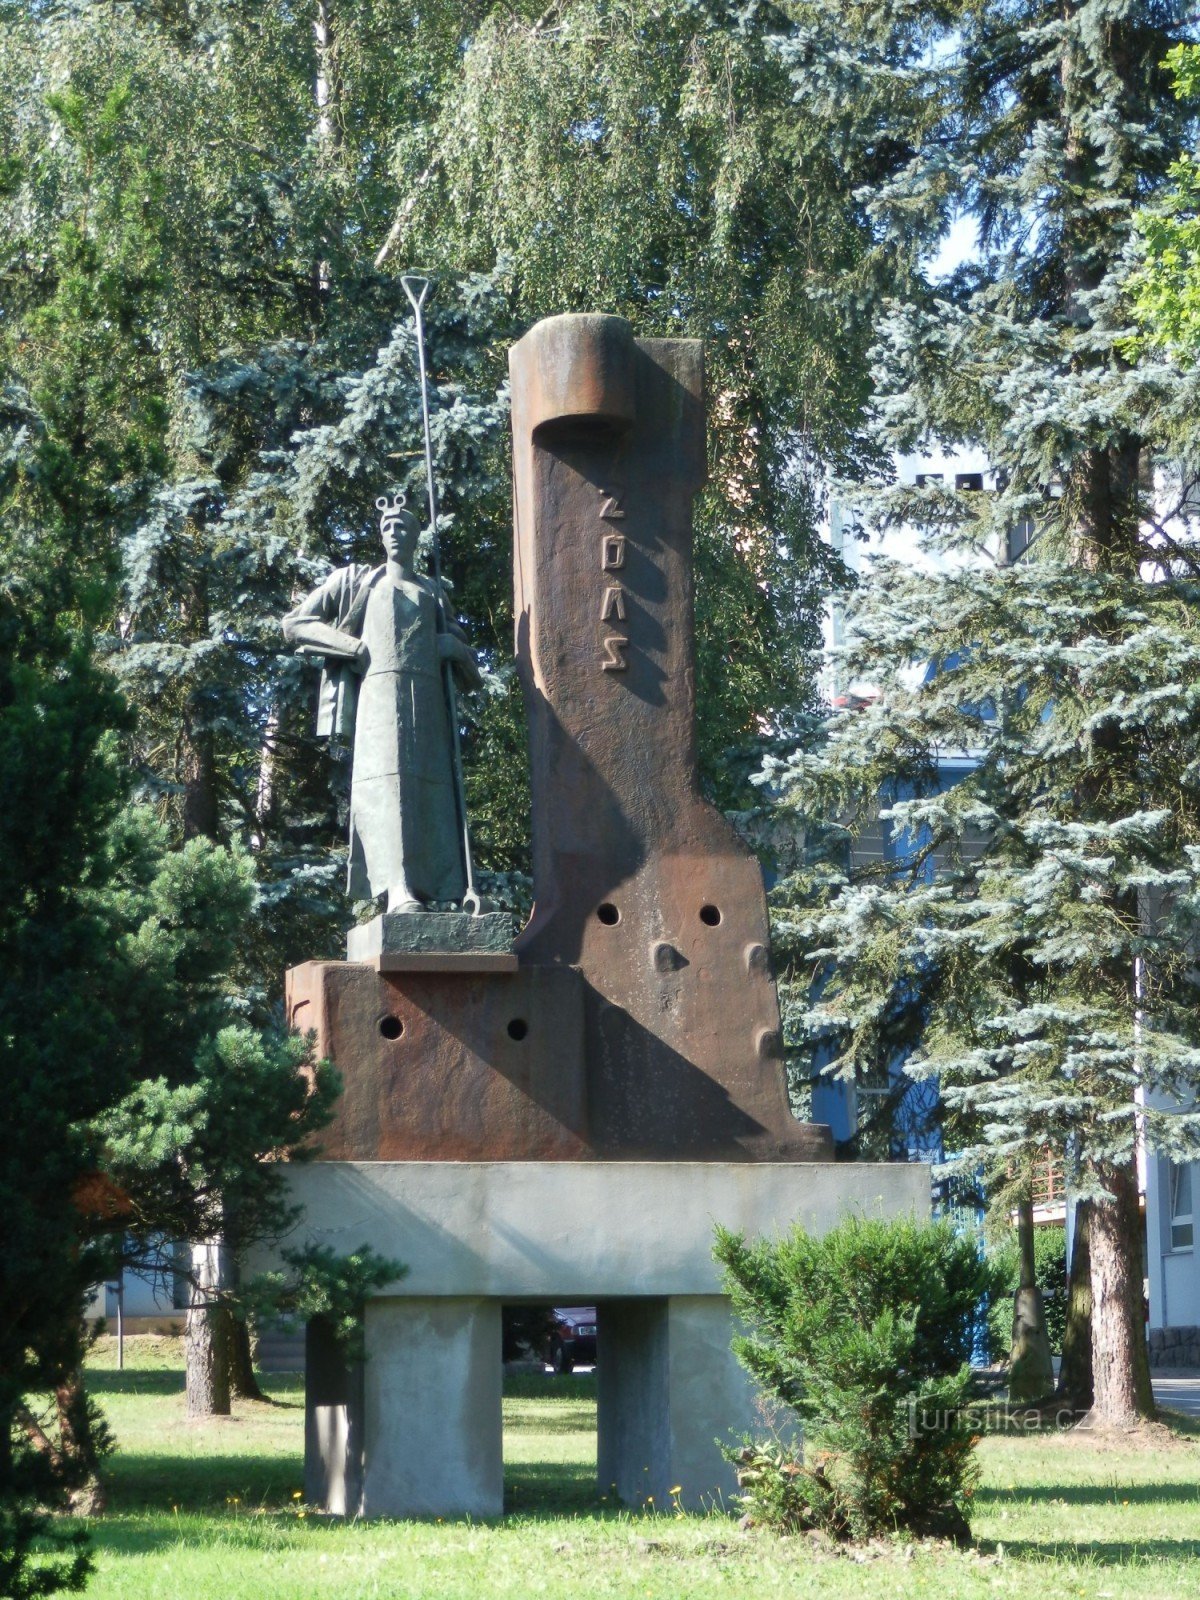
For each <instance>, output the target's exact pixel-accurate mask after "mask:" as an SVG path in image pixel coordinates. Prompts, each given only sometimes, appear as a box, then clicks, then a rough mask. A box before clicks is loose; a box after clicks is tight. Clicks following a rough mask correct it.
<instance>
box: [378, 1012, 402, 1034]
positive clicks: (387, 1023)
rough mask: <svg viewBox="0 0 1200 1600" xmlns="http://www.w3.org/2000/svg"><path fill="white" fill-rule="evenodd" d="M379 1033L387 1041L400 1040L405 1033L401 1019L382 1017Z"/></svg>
mask: <svg viewBox="0 0 1200 1600" xmlns="http://www.w3.org/2000/svg"><path fill="white" fill-rule="evenodd" d="M379 1031H380V1033H381V1034H382V1035H383V1037H384V1038H385V1039H398V1038H399V1037H400V1035H401V1034H402V1033H403V1032H404V1024H403V1023H402V1022H401V1021H400V1018H399V1017H380V1019H379Z"/></svg>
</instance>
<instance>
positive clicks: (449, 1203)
mask: <svg viewBox="0 0 1200 1600" xmlns="http://www.w3.org/2000/svg"><path fill="white" fill-rule="evenodd" d="M289 1179H290V1185H291V1189H292V1198H293V1199H295V1200H297V1201H299V1202H301V1203H302V1205H303V1208H304V1212H305V1215H306V1218H307V1220H306V1222H305V1223H304V1224H302V1225H301V1226H300V1227H299V1228H298V1229H297V1230H296V1231H295V1232H294V1233H293V1234H292V1235H291V1237H290V1238H289V1239H288V1240H285V1241H283V1242H284V1243H285V1244H292V1245H298V1244H301V1243H305V1242H308V1243H313V1244H320V1245H325V1246H329V1247H332V1248H333V1249H335V1250H336V1251H338V1252H339V1253H343V1254H345V1253H349V1252H350V1251H352V1250H354V1249H357V1248H358V1247H360V1246H362V1245H370V1246H371V1247H372V1248H373V1249H374V1250H376V1251H378V1252H379V1253H380V1254H381V1255H387V1256H391V1257H393V1258H398V1259H399V1260H401V1261H402V1262H403V1263H404V1264H405V1266H406V1268H407V1272H406V1274H405V1276H404V1277H402V1278H400V1279H398V1280H397V1281H396V1282H395V1283H394V1284H389V1285H387V1286H386V1287H385V1288H384V1290H383V1292H382V1293H381V1294H380V1295H379V1296H378V1297H376V1298H373V1299H371V1300H370V1301H368V1303H367V1307H366V1312H365V1323H364V1350H365V1362H363V1363H357V1364H355V1365H353V1366H352V1365H349V1364H348V1363H347V1362H346V1360H345V1358H344V1356H343V1354H342V1353H341V1351H340V1349H339V1347H338V1345H337V1344H336V1342H335V1341H334V1340H333V1339H332V1337H331V1335H330V1334H329V1332H328V1330H327V1329H326V1328H324V1327H323V1326H322V1325H321V1324H319V1323H314V1324H310V1326H309V1330H308V1385H307V1401H306V1407H307V1411H306V1428H305V1449H306V1460H305V1493H306V1497H307V1499H308V1501H309V1503H310V1504H313V1505H316V1506H320V1507H322V1508H323V1509H324V1510H326V1511H328V1512H330V1513H333V1514H335V1515H341V1516H354V1515H362V1516H391V1517H410V1516H441V1517H451V1516H478V1517H485V1516H497V1515H499V1514H500V1512H501V1511H502V1510H503V1462H502V1425H501V1412H500V1381H501V1370H502V1369H501V1353H500V1350H501V1336H500V1310H501V1307H502V1305H503V1304H505V1303H506V1302H512V1301H520V1300H524V1301H540V1302H543V1303H548V1304H557V1305H590V1304H593V1303H594V1304H595V1305H596V1307H597V1312H598V1330H599V1331H598V1352H597V1382H598V1391H599V1463H598V1481H599V1484H600V1486H601V1492H602V1493H611V1492H612V1489H611V1486H612V1485H614V1484H615V1485H616V1495H617V1496H618V1497H619V1498H620V1499H621V1500H623V1501H625V1502H626V1503H627V1504H629V1505H633V1506H641V1505H643V1504H645V1502H646V1501H647V1499H649V1498H650V1497H653V1500H654V1504H655V1505H656V1506H659V1507H665V1506H669V1505H670V1504H671V1502H672V1500H673V1499H674V1498H676V1496H675V1495H673V1494H672V1491H673V1490H677V1491H678V1499H679V1500H680V1502H681V1504H683V1505H685V1506H687V1507H690V1508H702V1507H705V1506H709V1505H712V1504H713V1503H714V1502H716V1503H721V1502H722V1501H723V1502H725V1503H728V1501H729V1497H730V1495H731V1494H732V1493H733V1492H734V1489H735V1485H734V1479H733V1472H732V1469H731V1468H730V1466H729V1464H728V1463H727V1462H726V1461H725V1460H724V1458H723V1457H722V1455H721V1451H720V1447H719V1444H718V1442H717V1441H718V1440H720V1441H722V1442H731V1441H732V1440H733V1439H735V1438H737V1437H738V1436H740V1435H741V1434H742V1433H745V1432H748V1431H758V1430H759V1429H760V1428H761V1426H762V1420H763V1419H762V1418H761V1417H760V1415H759V1414H758V1408H757V1403H756V1399H755V1395H754V1391H753V1388H752V1386H751V1384H750V1382H749V1380H748V1379H747V1378H746V1376H745V1374H744V1373H743V1371H742V1369H741V1368H740V1367H739V1365H738V1363H737V1361H736V1359H735V1358H734V1355H733V1352H732V1350H731V1349H730V1340H731V1338H732V1337H733V1334H734V1331H735V1329H734V1324H733V1318H732V1316H731V1313H730V1310H729V1303H728V1301H727V1300H726V1299H725V1297H724V1296H723V1295H722V1293H721V1287H722V1286H721V1280H720V1274H719V1272H718V1270H717V1267H716V1265H715V1263H714V1262H713V1259H712V1243H713V1227H714V1225H715V1224H716V1223H718V1222H720V1223H722V1224H724V1225H725V1226H726V1227H729V1228H733V1229H740V1230H743V1231H744V1232H746V1233H748V1234H752V1235H778V1234H780V1233H783V1232H784V1231H786V1230H787V1229H788V1228H790V1227H791V1226H792V1225H793V1224H794V1223H795V1222H802V1223H803V1224H804V1225H805V1226H806V1227H807V1228H809V1229H811V1230H816V1231H824V1230H825V1229H826V1228H828V1227H830V1226H832V1225H833V1223H835V1222H836V1221H837V1220H838V1219H839V1218H840V1217H842V1216H844V1215H845V1214H846V1213H847V1212H848V1211H851V1210H858V1211H864V1212H866V1213H867V1214H869V1215H874V1216H879V1215H883V1216H897V1215H902V1214H916V1215H926V1214H927V1213H928V1210H929V1169H928V1168H927V1167H923V1166H915V1165H914V1166H899V1165H895V1166H893V1165H879V1166H876V1165H868V1164H866V1163H862V1164H857V1163H848V1162H847V1163H836V1164H832V1163H831V1164H825V1163H818V1162H800V1163H795V1164H787V1163H770V1164H762V1165H759V1164H752V1163H746V1162H703V1161H671V1162H647V1161H641V1162H638V1161H629V1162H625V1161H605V1162H583V1161H554V1162H550V1161H546V1162H522V1161H496V1162H467V1161H372V1162H348V1161H338V1162H313V1163H311V1164H308V1165H305V1166H300V1167H296V1168H294V1169H293V1170H292V1172H291V1174H290V1175H289ZM277 1264H278V1262H277V1260H276V1259H273V1258H272V1256H271V1255H270V1254H268V1253H266V1252H263V1253H260V1254H259V1256H258V1257H257V1259H255V1260H254V1262H253V1263H252V1265H253V1266H254V1267H255V1268H264V1267H267V1266H273V1265H277Z"/></svg>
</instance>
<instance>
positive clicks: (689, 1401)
mask: <svg viewBox="0 0 1200 1600" xmlns="http://www.w3.org/2000/svg"><path fill="white" fill-rule="evenodd" d="M597 1310H598V1313H599V1317H598V1328H597V1332H598V1340H599V1343H598V1348H597V1357H596V1394H597V1434H598V1459H597V1472H596V1477H597V1481H598V1483H599V1485H600V1489H601V1492H602V1493H608V1494H611V1495H615V1496H616V1497H617V1498H619V1499H620V1500H622V1501H623V1502H624V1503H625V1504H626V1505H628V1506H634V1507H646V1506H650V1505H653V1506H654V1507H656V1508H657V1509H658V1510H660V1511H662V1510H669V1509H670V1508H671V1507H672V1506H673V1505H675V1504H679V1505H681V1506H683V1507H685V1508H686V1509H688V1510H694V1511H702V1510H706V1509H708V1508H711V1507H712V1506H714V1505H721V1504H725V1505H729V1504H730V1503H731V1496H732V1495H734V1494H736V1493H737V1482H736V1479H735V1476H734V1469H733V1467H732V1465H731V1464H730V1463H729V1462H728V1461H727V1460H726V1459H725V1457H724V1456H723V1455H722V1453H721V1448H720V1442H719V1441H724V1442H728V1443H733V1442H735V1441H736V1440H737V1439H738V1438H740V1436H741V1435H742V1434H743V1433H745V1432H748V1431H749V1430H751V1429H752V1428H754V1427H756V1426H757V1425H760V1424H761V1422H762V1419H761V1417H759V1415H758V1411H757V1400H756V1395H755V1390H754V1386H753V1384H752V1383H751V1382H750V1379H749V1378H748V1376H747V1375H746V1373H745V1371H744V1370H743V1368H742V1367H741V1366H740V1365H739V1363H738V1361H737V1359H736V1357H735V1356H734V1354H733V1351H732V1350H731V1348H730V1339H731V1338H732V1336H733V1332H734V1323H733V1319H732V1316H731V1314H730V1309H729V1302H728V1301H727V1300H726V1299H724V1298H723V1297H721V1296H717V1295H712V1296H690V1295H681V1296H677V1297H675V1298H672V1299H668V1300H620V1301H610V1302H609V1303H608V1304H603V1305H600V1306H599V1307H597Z"/></svg>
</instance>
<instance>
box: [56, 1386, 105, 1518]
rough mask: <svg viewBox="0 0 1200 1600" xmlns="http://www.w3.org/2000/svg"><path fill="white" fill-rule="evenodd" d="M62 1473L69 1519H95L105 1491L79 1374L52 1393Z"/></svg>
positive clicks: (85, 1393) (89, 1413) (91, 1415)
mask: <svg viewBox="0 0 1200 1600" xmlns="http://www.w3.org/2000/svg"><path fill="white" fill-rule="evenodd" d="M54 1400H55V1405H56V1407H57V1410H58V1439H59V1449H60V1450H61V1452H62V1471H63V1475H64V1477H66V1478H67V1479H68V1480H69V1481H70V1482H71V1490H70V1495H69V1498H68V1505H69V1506H70V1510H71V1514H72V1516H76V1517H98V1516H99V1515H100V1514H101V1513H102V1512H103V1511H105V1510H106V1509H107V1507H108V1490H107V1489H106V1487H105V1485H104V1480H103V1479H102V1478H101V1476H100V1451H99V1450H98V1449H97V1446H96V1436H95V1433H94V1431H93V1428H92V1418H93V1413H92V1412H91V1411H90V1410H89V1408H88V1401H87V1391H86V1390H85V1389H84V1386H83V1374H82V1373H81V1372H78V1371H76V1372H72V1373H69V1374H68V1375H67V1377H66V1378H64V1379H63V1381H62V1382H61V1383H60V1384H59V1385H58V1387H57V1388H56V1389H55V1391H54Z"/></svg>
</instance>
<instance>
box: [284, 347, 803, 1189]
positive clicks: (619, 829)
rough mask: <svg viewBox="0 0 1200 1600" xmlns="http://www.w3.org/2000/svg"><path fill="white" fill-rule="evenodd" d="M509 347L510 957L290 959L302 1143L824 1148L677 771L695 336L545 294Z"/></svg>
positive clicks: (744, 873)
mask: <svg viewBox="0 0 1200 1600" xmlns="http://www.w3.org/2000/svg"><path fill="white" fill-rule="evenodd" d="M510 368H511V376H512V392H513V440H514V487H515V496H514V497H515V522H516V526H515V536H514V571H515V585H516V618H517V640H516V648H517V659H518V663H519V668H520V672H521V677H522V683H523V686H524V690H525V696H526V705H527V709H528V713H529V724H530V749H531V758H532V779H533V857H534V890H535V899H536V905H535V909H534V913H533V916H532V918H531V920H530V923H529V926H528V927H527V928H526V929H525V931H524V933H523V934H522V935H521V936H520V938H519V939H518V940H517V944H516V947H515V948H516V955H515V959H514V958H513V957H512V956H506V955H502V954H494V955H487V954H478V953H477V954H472V953H470V952H460V953H458V954H457V956H456V955H455V953H453V952H451V953H448V954H445V955H440V954H438V953H428V952H427V953H423V954H422V955H421V956H420V957H418V956H415V955H414V956H413V957H412V959H411V961H410V962H408V963H407V965H408V970H378V967H377V965H371V964H366V963H347V962H327V963H308V964H306V965H305V966H302V967H297V968H295V969H294V970H293V971H292V972H291V973H290V974H289V1005H290V1014H291V1017H292V1020H293V1022H294V1024H295V1025H296V1026H297V1027H303V1028H308V1027H313V1028H315V1029H316V1031H317V1035H318V1045H319V1048H320V1049H321V1050H322V1051H324V1052H326V1053H328V1054H330V1055H331V1056H332V1057H333V1059H334V1060H335V1061H336V1062H337V1064H338V1066H339V1067H340V1069H341V1071H342V1074H343V1077H344V1079H345V1084H346V1089H345V1094H344V1095H343V1098H342V1101H341V1105H340V1109H339V1114H338V1118H337V1120H336V1122H335V1123H334V1125H333V1127H332V1128H331V1129H330V1130H328V1132H327V1133H326V1134H325V1135H324V1137H323V1140H322V1144H323V1153H324V1155H325V1157H326V1159H339V1158H341V1159H357V1160H432V1159H442V1160H445V1159H461V1160H521V1159H529V1160H535V1159H557V1160H571V1159H577V1160H578V1159H595V1158H597V1157H624V1158H640V1159H648V1160H666V1159H684V1160H686V1159H693V1160H750V1161H753V1160H768V1161H770V1160H777V1161H798V1160H799V1161H803V1160H828V1159H830V1157H831V1154H832V1150H831V1144H830V1141H829V1135H828V1130H827V1129H825V1128H823V1127H817V1126H814V1125H811V1124H806V1123H801V1122H798V1121H797V1120H796V1119H795V1118H794V1117H793V1116H792V1114H791V1112H790V1110H789V1108H788V1104H787V1096H786V1091H785V1086H784V1075H783V1063H782V1052H781V1047H780V1023H779V1007H778V1000H777V997H776V993H775V985H774V981H773V979H772V976H771V970H770V959H769V953H768V949H769V947H768V927H767V910H766V899H765V895H764V891H763V884H762V876H761V873H760V871H759V867H758V863H757V862H756V860H755V859H754V857H753V855H752V854H751V853H750V851H749V850H748V849H747V848H746V847H745V846H744V845H743V844H742V843H741V841H740V840H739V839H738V838H737V836H736V834H735V833H734V832H733V830H732V829H731V828H730V826H729V824H728V823H727V822H726V821H725V819H724V818H723V817H722V816H721V814H720V813H719V812H718V811H716V810H715V809H714V808H713V807H712V806H711V805H709V804H708V802H707V801H705V800H704V798H703V797H702V796H701V794H700V792H699V788H698V785H697V778H696V762H695V728H694V724H695V693H694V651H693V619H692V613H693V604H692V529H691V502H692V497H693V495H694V494H695V492H696V490H697V489H698V488H699V486H700V484H701V483H702V481H703V477H704V395H703V357H702V349H701V346H700V344H699V342H697V341H694V340H672V339H668V340H639V339H635V338H634V336H633V332H632V329H631V328H630V326H629V324H628V323H627V322H625V321H624V320H623V319H621V318H619V317H606V316H564V317H554V318H550V319H549V320H547V321H545V322H541V323H539V324H538V325H537V326H536V327H535V328H533V329H532V330H531V331H530V332H529V333H528V334H527V335H526V336H525V338H524V339H522V340H521V341H520V343H518V344H517V345H516V346H515V347H514V348H513V350H512V351H511V355H510ZM403 964H405V963H404V961H403V958H400V957H397V958H395V961H394V963H393V967H395V966H397V965H403ZM463 967H469V968H470V969H471V970H469V971H463V970H462V968H463ZM456 968H457V969H458V970H455V969H456ZM513 968H515V970H512V969H513Z"/></svg>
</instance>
